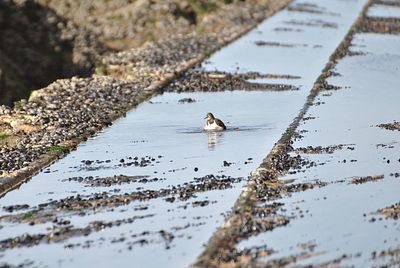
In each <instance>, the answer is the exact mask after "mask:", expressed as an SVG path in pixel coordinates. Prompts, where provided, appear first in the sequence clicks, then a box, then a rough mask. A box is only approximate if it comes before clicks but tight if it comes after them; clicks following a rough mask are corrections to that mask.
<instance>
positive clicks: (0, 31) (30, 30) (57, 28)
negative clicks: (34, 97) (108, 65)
mask: <svg viewBox="0 0 400 268" xmlns="http://www.w3.org/2000/svg"><path fill="white" fill-rule="evenodd" d="M0 35H1V38H0V103H2V104H7V105H11V104H12V103H13V102H14V101H17V100H19V99H21V98H27V96H29V93H30V91H31V90H33V89H37V88H41V87H44V86H46V85H48V84H49V83H51V82H52V81H54V80H56V79H58V78H62V77H70V76H72V75H82V76H85V75H90V74H91V73H92V69H93V67H94V64H95V62H96V61H97V59H98V56H99V54H100V52H101V51H102V50H103V49H102V47H101V45H100V44H99V43H98V42H97V40H96V38H95V36H94V35H93V34H91V33H90V32H89V31H85V30H84V29H82V28H78V27H77V26H76V25H74V24H73V23H72V22H70V21H67V20H65V19H64V18H62V17H60V16H58V15H57V14H56V12H54V11H53V10H52V9H50V8H49V7H47V6H44V5H41V4H39V3H36V2H35V1H31V0H23V1H21V0H19V1H17V0H4V1H0Z"/></svg>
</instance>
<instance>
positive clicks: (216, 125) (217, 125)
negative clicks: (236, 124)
mask: <svg viewBox="0 0 400 268" xmlns="http://www.w3.org/2000/svg"><path fill="white" fill-rule="evenodd" d="M204 119H207V121H206V125H205V126H204V129H205V130H226V126H225V124H224V122H222V121H221V120H220V119H219V118H216V117H215V116H214V115H213V114H212V113H207V116H206V117H205V118H204Z"/></svg>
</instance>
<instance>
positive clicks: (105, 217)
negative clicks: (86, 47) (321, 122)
mask: <svg viewBox="0 0 400 268" xmlns="http://www.w3.org/2000/svg"><path fill="white" fill-rule="evenodd" d="M307 2H309V3H310V2H312V3H315V4H317V6H314V8H315V9H317V10H318V11H319V12H312V13H310V12H303V11H298V10H297V9H296V8H294V9H293V10H292V11H289V10H288V9H284V10H282V11H281V12H279V13H277V14H276V15H275V16H273V17H272V18H270V19H268V20H266V21H265V22H263V23H262V24H260V25H259V27H257V28H256V29H254V30H252V31H251V32H250V33H248V34H247V35H245V36H244V37H242V38H241V39H239V40H237V41H236V42H234V43H232V44H231V45H229V46H227V47H226V48H224V49H222V50H220V51H219V52H217V53H216V54H214V55H213V56H212V57H211V58H210V59H209V60H208V62H207V64H204V65H203V67H204V68H205V69H206V70H215V69H217V70H221V71H239V72H250V71H257V72H260V73H263V74H266V73H270V74H284V75H293V76H299V77H300V78H299V79H294V80H286V79H264V80H262V81H261V82H263V83H283V84H292V85H294V86H296V87H298V88H299V89H298V90H294V91H284V92H267V91H251V92H250V91H244V90H238V91H232V92H218V93H183V94H177V93H165V94H162V95H159V96H156V97H154V98H153V99H151V100H150V101H147V102H145V103H143V104H141V105H139V106H138V107H137V108H136V109H134V110H132V111H131V112H129V113H128V114H127V116H126V117H125V118H121V119H119V120H117V121H116V122H115V123H114V124H113V126H111V127H110V128H107V129H105V130H104V131H102V132H101V133H99V134H98V135H96V136H95V137H93V138H91V139H90V140H88V141H87V142H85V143H84V144H82V145H80V146H79V147H78V149H77V150H76V151H74V152H72V153H70V154H69V155H68V156H66V157H65V158H63V159H61V160H59V161H58V162H56V163H55V164H53V165H51V166H50V167H49V168H47V169H45V170H44V171H42V172H40V173H39V174H37V175H35V176H34V177H33V178H32V179H31V180H30V181H29V182H28V183H26V184H23V185H22V186H21V187H20V188H19V189H17V190H14V191H12V192H10V193H8V194H7V195H5V196H4V197H3V198H1V199H0V206H1V207H6V206H11V205H16V204H28V205H29V208H26V209H23V210H19V211H14V212H7V211H5V210H3V211H2V212H1V215H3V216H6V215H8V216H9V215H12V214H15V215H17V214H21V213H25V215H26V217H28V218H29V217H31V216H32V215H33V216H34V213H36V212H35V211H36V210H37V209H39V208H42V209H43V211H44V212H45V213H46V211H47V212H48V213H49V214H51V215H53V216H55V217H57V218H58V221H59V220H60V219H62V220H63V221H65V225H68V226H71V228H75V229H77V228H81V229H84V228H85V227H88V226H93V222H98V221H103V222H112V221H113V222H114V223H115V221H119V224H111V225H110V226H108V225H105V227H104V228H100V229H96V230H94V231H93V230H92V229H93V228H92V229H91V232H89V233H85V232H83V233H82V232H76V233H73V232H72V233H71V232H69V233H68V235H67V236H66V237H65V239H59V240H51V243H47V242H46V241H44V240H41V241H40V243H39V244H38V245H33V246H31V247H26V246H24V245H23V244H21V247H15V248H6V249H3V250H2V251H1V252H0V264H1V263H8V264H13V265H18V264H26V265H27V266H29V265H31V264H32V265H34V266H50V267H54V266H62V267H72V266H73V267H78V266H79V267H82V266H89V265H91V264H92V263H94V262H96V266H98V267H109V266H110V265H118V266H126V265H132V264H134V265H135V264H138V265H139V264H140V266H141V267H160V265H162V266H163V267H167V266H169V267H183V266H188V265H189V264H190V263H192V262H193V261H194V260H195V258H196V256H198V255H199V254H200V253H201V251H202V249H203V245H204V244H205V243H206V242H207V241H208V239H209V237H210V236H211V234H212V233H213V231H215V229H216V228H217V227H218V226H219V225H220V224H221V223H222V222H223V220H224V215H225V214H226V213H227V212H229V210H230V208H231V207H232V205H233V204H234V202H235V200H236V198H237V197H238V196H239V194H240V192H241V188H242V186H243V185H244V184H245V183H246V179H247V176H248V175H249V173H250V172H251V171H253V170H254V169H255V168H256V167H257V166H258V165H259V164H260V163H261V161H262V159H263V158H264V157H265V156H266V155H267V154H268V152H269V151H270V149H271V148H272V146H273V145H274V143H275V142H276V141H277V140H278V139H279V138H280V136H281V135H282V133H283V132H284V131H285V130H286V128H287V127H288V125H289V124H290V123H291V122H292V120H293V118H294V117H296V116H297V114H298V112H299V110H300V109H301V108H302V106H303V104H304V102H305V99H306V96H307V95H308V93H309V91H310V89H311V87H312V85H313V83H314V81H315V80H316V78H317V77H318V76H319V74H320V72H321V70H322V69H323V68H324V66H325V64H326V62H327V60H328V58H329V56H330V55H331V54H332V52H333V51H334V49H335V48H336V47H337V45H338V44H339V43H340V41H341V40H342V38H343V37H344V35H345V34H346V32H347V31H348V29H349V27H350V25H351V24H352V22H353V21H354V20H355V19H356V17H357V16H358V14H359V12H360V10H361V8H362V6H363V4H364V2H365V1H341V0H335V1H332V0H325V1H307ZM301 4H302V2H301V1H294V2H293V3H292V4H291V7H298V6H301ZM257 41H264V42H265V43H264V44H263V45H257V44H256V43H255V42H257ZM259 44H261V43H259ZM282 44H284V45H282ZM257 82H260V81H257ZM182 98H192V99H194V100H195V102H193V103H180V102H179V100H180V99H182ZM207 112H213V113H215V115H216V116H218V117H219V118H221V119H222V120H223V121H224V122H225V123H226V125H227V126H228V131H226V132H220V133H206V132H204V131H202V126H203V123H204V120H203V118H204V116H205V114H206V113H207ZM135 157H138V161H141V159H142V157H143V159H144V160H143V164H142V165H141V164H139V165H135V164H132V163H133V162H134V161H135ZM224 161H226V163H225V164H224ZM129 163H131V164H129ZM210 174H212V175H214V176H215V177H216V178H217V179H222V177H221V176H230V177H233V178H243V179H242V180H236V181H235V182H233V183H232V184H231V185H229V187H227V188H226V189H219V190H208V191H206V190H205V191H199V192H196V193H195V194H194V196H189V197H187V198H179V196H178V197H177V198H175V199H171V198H170V197H172V196H173V195H172V196H170V195H168V196H161V197H159V198H150V197H149V198H143V199H140V200H135V201H132V202H127V203H125V204H124V203H123V202H121V203H117V204H116V205H115V204H114V205H112V206H111V205H110V206H109V207H107V206H105V207H104V206H103V207H99V208H98V209H93V208H90V209H85V208H83V209H79V210H74V209H73V208H70V209H55V208H54V204H55V203H54V202H58V201H59V200H61V199H63V198H68V197H76V196H77V195H78V194H79V195H80V196H81V198H82V199H84V200H86V199H89V198H94V199H95V198H96V194H101V193H105V195H106V196H107V198H112V197H116V196H117V197H118V198H120V199H121V200H122V199H124V194H128V195H129V194H132V193H135V192H144V191H147V190H156V191H158V190H163V189H171V188H172V187H177V188H179V187H183V186H187V185H189V184H195V182H197V181H195V178H204V177H205V176H206V175H210ZM114 175H126V176H141V178H142V179H140V180H136V181H132V182H130V183H122V184H111V185H109V186H91V185H90V184H85V183H83V182H79V180H78V181H76V180H74V179H71V180H70V178H77V177H82V178H85V177H89V176H92V177H94V178H96V177H98V178H105V177H109V176H114ZM143 179H145V180H143ZM107 198H106V199H107ZM40 204H46V206H40ZM132 217H134V218H133V219H132ZM5 219H6V218H3V219H2V220H0V225H1V228H0V240H1V241H4V240H5V239H8V238H23V237H25V238H26V236H24V234H25V233H29V234H30V235H35V234H51V233H52V230H53V229H54V227H52V226H53V223H52V221H45V222H44V223H37V224H34V225H30V224H29V221H26V222H24V223H16V222H13V221H8V220H5ZM25 220H26V219H25ZM52 228H53V229H52ZM57 228H58V227H57ZM89 229H90V228H89ZM57 230H58V229H57Z"/></svg>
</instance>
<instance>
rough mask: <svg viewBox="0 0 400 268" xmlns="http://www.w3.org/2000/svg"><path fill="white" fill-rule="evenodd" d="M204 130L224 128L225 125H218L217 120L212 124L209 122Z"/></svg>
mask: <svg viewBox="0 0 400 268" xmlns="http://www.w3.org/2000/svg"><path fill="white" fill-rule="evenodd" d="M204 130H208V131H210V130H224V129H223V127H221V126H218V125H217V124H216V123H215V121H214V122H213V123H212V124H207V123H206V125H205V126H204Z"/></svg>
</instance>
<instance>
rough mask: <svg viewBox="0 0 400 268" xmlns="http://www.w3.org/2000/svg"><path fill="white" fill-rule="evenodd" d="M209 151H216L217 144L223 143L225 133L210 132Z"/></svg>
mask: <svg viewBox="0 0 400 268" xmlns="http://www.w3.org/2000/svg"><path fill="white" fill-rule="evenodd" d="M207 134H208V150H209V151H214V150H215V147H217V144H219V143H221V141H222V140H223V137H224V133H223V132H220V131H208V132H207Z"/></svg>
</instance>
